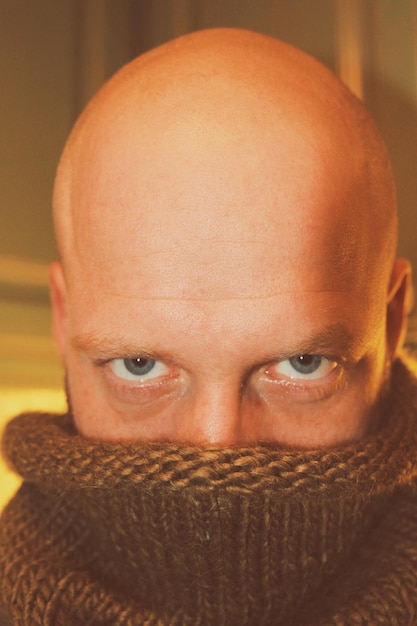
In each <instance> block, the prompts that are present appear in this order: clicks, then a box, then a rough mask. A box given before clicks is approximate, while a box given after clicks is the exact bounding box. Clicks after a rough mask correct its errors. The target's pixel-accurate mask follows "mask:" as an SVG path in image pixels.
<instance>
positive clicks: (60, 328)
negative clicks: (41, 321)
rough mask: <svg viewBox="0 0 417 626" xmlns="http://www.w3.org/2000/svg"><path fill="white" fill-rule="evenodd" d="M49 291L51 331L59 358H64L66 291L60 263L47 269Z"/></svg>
mask: <svg viewBox="0 0 417 626" xmlns="http://www.w3.org/2000/svg"><path fill="white" fill-rule="evenodd" d="M49 290H50V295H51V304H52V330H53V333H54V337H55V341H56V343H57V345H58V350H59V353H60V355H61V358H63V357H64V352H65V344H66V341H67V327H68V315H67V290H66V286H65V278H64V272H63V269H62V265H61V263H53V264H52V265H51V267H50V268H49Z"/></svg>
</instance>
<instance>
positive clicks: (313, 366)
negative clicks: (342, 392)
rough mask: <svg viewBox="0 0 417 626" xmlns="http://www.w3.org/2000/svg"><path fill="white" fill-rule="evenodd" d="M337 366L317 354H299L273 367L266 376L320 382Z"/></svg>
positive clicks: (335, 363) (334, 362) (269, 368)
mask: <svg viewBox="0 0 417 626" xmlns="http://www.w3.org/2000/svg"><path fill="white" fill-rule="evenodd" d="M337 365H338V364H337V362H336V361H332V360H330V359H328V358H326V357H324V356H319V355H317V354H298V355H297V356H293V357H291V358H290V359H285V361H279V362H278V363H275V364H274V365H271V366H270V367H268V368H267V370H266V374H267V375H268V376H271V378H281V379H290V380H318V379H320V378H325V377H326V376H328V375H329V374H330V373H331V372H332V371H333V370H334V369H335V368H336V367H337Z"/></svg>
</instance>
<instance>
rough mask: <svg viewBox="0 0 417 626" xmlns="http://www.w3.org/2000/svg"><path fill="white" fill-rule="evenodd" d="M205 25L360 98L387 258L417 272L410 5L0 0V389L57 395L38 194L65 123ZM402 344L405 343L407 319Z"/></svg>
mask: <svg viewBox="0 0 417 626" xmlns="http://www.w3.org/2000/svg"><path fill="white" fill-rule="evenodd" d="M209 26H240V27H247V28H252V29H255V30H258V31H261V32H264V33H268V34H270V35H274V36H277V37H280V38H282V39H284V40H286V41H288V42H290V43H293V44H295V45H297V46H299V47H300V48H303V49H304V50H306V51H308V52H310V53H312V54H313V55H315V56H316V57H318V58H319V59H320V60H321V61H323V62H324V63H325V64H326V65H328V66H329V67H330V68H332V69H333V70H334V71H336V72H338V73H339V75H340V76H341V77H342V79H343V80H344V81H345V82H346V83H348V84H349V85H350V86H351V88H352V89H353V90H354V91H355V92H356V93H357V94H358V95H359V96H360V97H362V98H363V99H364V100H365V103H366V105H367V106H368V108H369V110H370V111H371V113H372V114H373V116H374V117H375V119H376V121H377V124H378V125H379V127H380V130H381V131H382V134H383V135H384V137H385V139H386V141H387V144H388V147H389V151H390V153H391V157H392V161H393V165H394V170H395V173H396V177H397V182H398V197H399V205H400V223H401V230H400V242H399V252H400V254H401V255H403V256H406V257H408V258H410V259H411V260H412V261H413V264H414V267H416V268H417V227H416V226H417V176H416V165H417V0H59V1H57V0H36V2H28V0H0V72H1V77H2V81H1V85H2V86H1V98H0V133H1V135H0V180H1V185H0V388H2V389H7V390H9V392H10V390H11V389H19V388H20V390H21V391H22V390H23V388H25V389H39V388H48V389H49V388H57V389H58V388H60V387H61V386H62V372H61V367H60V365H59V361H58V358H57V355H56V352H55V348H54V345H53V342H52V340H51V338H50V311H49V301H48V293H47V266H48V264H49V263H50V261H52V260H53V259H54V258H55V256H56V252H55V247H54V239H53V233H52V224H51V217H50V207H51V201H50V198H51V190H52V184H53V177H54V170H55V167H56V164H57V160H58V157H59V154H60V151H61V149H62V147H63V144H64V141H65V138H66V136H67V135H68V132H69V130H70V128H71V126H72V124H73V122H74V120H75V118H76V116H77V115H78V113H79V112H80V110H81V108H82V107H83V105H84V104H85V103H86V102H87V100H88V99H89V98H90V96H91V95H92V94H93V93H94V92H95V91H96V89H97V88H98V87H99V86H100V85H101V84H102V82H103V81H104V80H105V79H106V78H107V77H108V76H109V75H111V74H112V73H113V72H114V71H115V70H116V69H117V68H118V67H120V66H121V65H122V64H124V63H125V62H126V61H128V60H129V59H130V58H132V57H133V56H135V55H137V54H139V53H140V52H142V51H144V50H146V49H148V48H150V47H152V46H154V45H156V44H159V43H161V42H163V41H166V40H168V39H170V38H172V37H174V36H177V35H180V34H182V33H186V32H189V31H192V30H197V29H200V28H204V27H209ZM408 340H409V341H410V342H413V343H417V317H416V316H415V313H414V312H413V313H412V315H411V319H410V333H409V339H408ZM21 391H20V392H19V393H18V395H19V397H20V398H23V395H22V393H21Z"/></svg>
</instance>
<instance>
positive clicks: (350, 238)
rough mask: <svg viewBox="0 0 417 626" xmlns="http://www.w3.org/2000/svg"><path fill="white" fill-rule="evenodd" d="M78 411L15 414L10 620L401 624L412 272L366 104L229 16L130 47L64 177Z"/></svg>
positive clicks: (409, 528)
mask: <svg viewBox="0 0 417 626" xmlns="http://www.w3.org/2000/svg"><path fill="white" fill-rule="evenodd" d="M54 218H55V227H56V234H57V241H58V246H59V252H60V263H56V264H55V265H53V267H52V269H51V294H52V303H53V310H54V333H55V337H56V340H57V343H58V347H59V350H60V353H61V355H62V359H63V363H64V366H65V370H66V384H67V391H68V405H69V411H68V415H66V416H64V417H62V416H51V415H49V416H45V415H42V416H39V415H25V416H21V417H19V418H17V419H16V420H14V421H13V422H12V423H11V424H10V425H9V427H8V430H7V432H6V436H5V444H4V445H5V451H6V454H7V456H8V457H9V459H10V460H11V462H12V463H13V464H14V466H15V468H16V470H17V471H18V472H19V473H20V474H21V476H22V477H23V479H24V482H23V486H22V488H21V490H20V492H19V493H18V495H17V496H16V497H15V499H14V500H13V501H12V502H11V504H10V505H9V507H8V508H7V509H6V511H5V513H4V516H3V519H2V524H1V525H0V532H1V535H0V546H1V547H0V572H1V576H2V580H1V589H0V591H1V596H0V598H1V602H2V605H3V607H4V610H5V612H6V613H7V615H8V616H9V619H10V620H11V622H10V623H13V624H19V625H25V626H26V625H27V626H29V625H30V626H34V625H41V624H42V625H47V626H49V625H50V626H52V625H56V624H59V625H68V626H69V625H73V624H81V625H83V624H94V625H98V624H103V625H122V624H123V625H129V626H135V625H140V624H149V625H155V626H156V625H158V626H168V625H170V626H174V625H178V626H183V625H184V626H185V625H190V626H191V625H192V626H194V625H196V624H200V625H202V626H212V625H213V626H214V625H216V626H219V625H224V626H233V625H239V626H243V625H251V626H259V625H260V624H263V625H268V626H279V625H284V624H285V625H295V626H302V625H304V626H325V625H329V626H330V625H336V624H337V625H338V626H342V625H346V626H347V625H349V626H352V625H359V624H361V625H363V626H365V625H374V624H398V625H406V624H409V625H412V624H415V623H416V620H417V617H416V616H417V551H416V545H417V543H416V542H417V500H416V493H415V478H416V474H417V462H416V458H417V425H416V424H415V416H416V410H417V386H416V382H415V380H414V377H413V375H412V374H411V373H410V371H409V370H408V369H407V366H406V364H405V362H404V358H403V357H402V356H401V349H402V344H403V339H404V333H405V317H406V310H407V300H408V296H407V293H408V285H409V276H410V268H409V265H408V263H407V262H406V261H404V260H401V259H396V236H397V235H396V228H397V225H396V219H397V218H396V206H395V189H394V183H393V179H392V174H391V170H390V166H389V161H388V158H387V155H386V151H385V148H384V146H383V143H382V140H381V138H380V136H379V134H378V132H377V131H376V129H375V127H374V125H373V123H372V121H371V120H370V119H369V117H368V115H367V113H366V112H365V110H364V109H363V107H362V105H361V104H360V103H359V102H358V100H357V99H356V98H355V97H354V96H353V95H352V94H351V93H350V92H349V91H348V90H347V89H346V88H345V87H344V86H342V85H341V83H340V82H339V81H338V80H337V79H336V78H335V76H333V75H332V74H331V73H330V72H329V71H328V70H327V69H325V68H324V67H323V66H322V65H320V64H319V63H318V62H317V61H315V60H314V59H312V58H310V57H309V56H307V55H306V54H305V53H303V52H300V51H298V50H296V49H294V48H292V47H291V46H289V45H287V44H284V43H281V42H278V41H275V40H273V39H270V38H268V37H265V36H262V35H259V34H254V33H250V32H246V31H238V30H227V29H226V30H212V31H202V32H198V33H194V34H191V35H188V36H185V37H182V38H180V39H178V40H175V41H173V42H171V43H168V44H166V45H164V46H161V47H159V48H157V49H155V50H153V51H151V52H148V53H146V54H144V55H143V56H141V57H139V58H138V59H136V60H134V61H133V62H131V63H130V64H129V65H127V66H126V67H124V68H123V69H122V70H120V71H119V72H118V73H117V74H116V75H115V77H113V78H112V79H111V80H110V81H109V82H108V83H107V84H106V85H105V86H104V87H103V88H102V89H101V91H100V92H99V93H98V95H97V96H96V97H95V98H94V99H93V101H92V102H91V103H90V104H89V106H88V107H87V109H86V110H85V111H84V113H83V114H82V115H81V117H80V119H79V121H78V122H77V124H76V126H75V128H74V130H73V132H72V134H71V136H70V138H69V141H68V143H67V145H66V147H65V150H64V154H63V157H62V159H61V162H60V165H59V169H58V174H57V178H56V185H55V193H54Z"/></svg>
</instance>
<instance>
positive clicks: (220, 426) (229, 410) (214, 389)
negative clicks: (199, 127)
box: [179, 381, 242, 445]
mask: <svg viewBox="0 0 417 626" xmlns="http://www.w3.org/2000/svg"><path fill="white" fill-rule="evenodd" d="M190 404H191V406H189V409H190V410H189V411H187V419H186V420H184V422H183V424H182V426H183V428H182V429H181V430H182V432H181V433H179V435H180V438H181V439H183V440H186V441H190V442H192V443H196V444H204V445H207V444H209V445H210V444H211V445H233V444H236V443H238V442H239V440H240V438H241V426H242V424H241V418H242V416H241V395H240V385H239V383H237V384H231V381H221V382H217V383H216V382H214V383H212V384H210V385H208V384H207V385H204V386H203V387H200V388H198V389H196V390H195V393H194V397H193V399H192V400H191V402H190Z"/></svg>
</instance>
